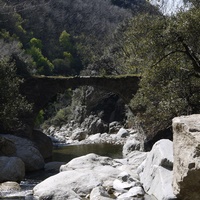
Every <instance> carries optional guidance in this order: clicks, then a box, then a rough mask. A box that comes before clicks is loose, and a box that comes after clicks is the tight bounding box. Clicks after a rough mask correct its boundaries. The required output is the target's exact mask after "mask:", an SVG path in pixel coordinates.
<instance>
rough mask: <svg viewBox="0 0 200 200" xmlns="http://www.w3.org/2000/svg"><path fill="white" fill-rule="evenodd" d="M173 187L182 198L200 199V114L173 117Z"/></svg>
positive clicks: (183, 199)
mask: <svg viewBox="0 0 200 200" xmlns="http://www.w3.org/2000/svg"><path fill="white" fill-rule="evenodd" d="M173 131H174V169H173V171H174V178H173V189H174V192H175V194H176V195H177V197H178V198H180V199H181V200H186V199H192V200H199V199H200V189H199V188H200V115H190V116H181V117H176V118H174V119H173Z"/></svg>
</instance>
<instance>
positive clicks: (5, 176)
mask: <svg viewBox="0 0 200 200" xmlns="http://www.w3.org/2000/svg"><path fill="white" fill-rule="evenodd" d="M24 176H25V166H24V163H23V162H22V160H21V159H20V158H17V157H6V156H1V157H0V183H2V182H6V181H16V182H19V181H21V180H22V179H23V178H24Z"/></svg>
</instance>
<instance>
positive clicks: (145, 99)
mask: <svg viewBox="0 0 200 200" xmlns="http://www.w3.org/2000/svg"><path fill="white" fill-rule="evenodd" d="M199 19H200V9H199V8H198V7H193V8H191V9H190V10H189V11H187V12H180V13H178V14H177V15H176V16H172V17H169V16H168V17H166V16H159V15H149V14H145V15H138V16H136V17H134V18H133V19H131V20H130V21H129V22H128V23H127V24H126V25H124V26H122V27H121V28H120V29H119V33H118V35H116V36H117V37H116V38H119V40H117V43H116V44H115V45H114V46H113V47H112V48H111V50H110V52H109V53H110V57H111V58H114V59H113V60H114V63H115V65H116V66H118V68H117V70H118V71H119V72H121V73H127V72H128V73H130V72H132V73H135V72H138V73H141V75H142V78H141V83H140V89H139V91H138V93H137V94H136V95H135V97H134V98H133V99H132V101H131V107H132V109H133V111H135V113H136V115H137V117H136V118H137V120H138V122H139V123H140V124H141V125H142V126H143V128H144V129H145V132H146V134H147V135H149V136H152V135H154V134H155V133H156V132H158V131H159V130H164V129H166V128H168V127H169V126H171V119H172V118H173V117H175V116H178V115H183V114H190V113H198V112H199V111H200V107H199V97H200V96H199V88H200V80H199V75H200V74H199V73H200V56H199V55H200V38H199V31H200V21H199ZM120 33H122V34H121V35H120ZM135 67H136V68H137V71H135V70H136V69H135ZM132 69H133V70H132Z"/></svg>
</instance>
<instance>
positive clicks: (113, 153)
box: [0, 144, 122, 200]
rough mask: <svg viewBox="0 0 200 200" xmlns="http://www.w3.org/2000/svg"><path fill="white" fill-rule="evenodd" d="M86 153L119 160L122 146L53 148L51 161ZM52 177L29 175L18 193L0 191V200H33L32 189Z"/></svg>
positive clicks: (44, 174) (63, 160) (68, 158)
mask: <svg viewBox="0 0 200 200" xmlns="http://www.w3.org/2000/svg"><path fill="white" fill-rule="evenodd" d="M88 153H96V154H98V155H101V156H109V157H111V158H121V157H122V146H121V145H112V144H87V145H68V146H58V147H55V148H54V151H53V158H52V161H60V162H69V161H70V160H72V159H73V158H76V157H79V156H83V155H86V154H88ZM52 175H54V174H53V173H51V172H45V171H44V170H40V171H37V172H33V173H29V174H27V175H26V177H25V179H24V180H23V181H21V183H20V186H21V188H22V190H21V191H20V192H11V193H3V192H1V191H0V199H12V200H33V196H32V188H33V187H34V186H35V185H36V184H38V183H40V182H41V181H43V180H44V179H46V178H48V177H49V176H52Z"/></svg>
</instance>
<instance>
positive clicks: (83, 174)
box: [33, 166, 119, 200]
mask: <svg viewBox="0 0 200 200" xmlns="http://www.w3.org/2000/svg"><path fill="white" fill-rule="evenodd" d="M117 173H119V170H116V169H115V168H114V167H112V166H99V167H95V168H93V169H87V170H86V169H84V170H82V169H81V168H80V169H77V170H69V171H63V172H60V173H59V174H57V175H55V176H51V177H50V178H48V179H46V180H44V181H43V182H41V183H40V184H38V185H36V186H35V187H34V189H33V191H34V196H35V197H39V198H40V199H45V198H47V197H51V199H56V200H61V199H68V198H66V197H67V196H68V195H69V193H71V192H72V191H74V192H75V193H76V195H75V196H74V197H76V198H80V199H81V198H83V197H86V196H87V195H89V194H90V192H91V191H92V189H93V188H95V187H97V186H100V185H102V184H103V183H104V184H103V185H102V186H104V187H105V188H106V187H109V186H110V187H111V186H112V182H113V180H114V178H115V177H116V175H117Z"/></svg>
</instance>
